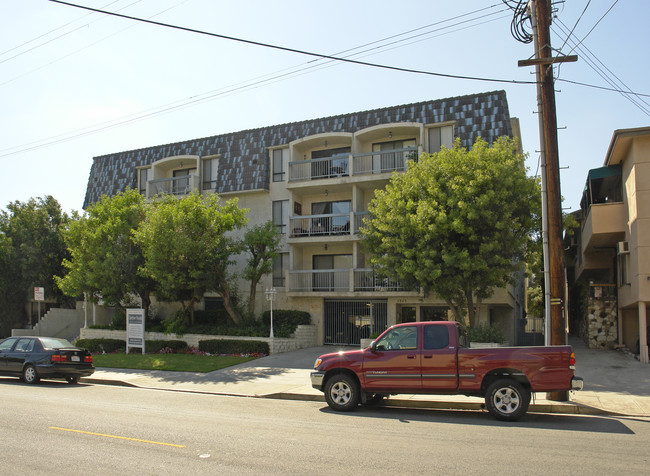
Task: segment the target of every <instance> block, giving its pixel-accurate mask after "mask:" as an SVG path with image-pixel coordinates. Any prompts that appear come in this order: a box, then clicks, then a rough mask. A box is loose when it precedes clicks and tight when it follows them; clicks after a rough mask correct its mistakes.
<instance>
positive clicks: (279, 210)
mask: <svg viewBox="0 0 650 476" xmlns="http://www.w3.org/2000/svg"><path fill="white" fill-rule="evenodd" d="M288 217H289V200H276V201H274V202H273V224H274V225H275V228H276V229H277V231H278V233H286V232H287V218H288Z"/></svg>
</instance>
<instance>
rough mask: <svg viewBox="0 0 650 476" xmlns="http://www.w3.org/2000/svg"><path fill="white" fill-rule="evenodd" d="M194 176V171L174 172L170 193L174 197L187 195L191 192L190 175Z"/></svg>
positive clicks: (181, 170) (180, 170) (182, 170)
mask: <svg viewBox="0 0 650 476" xmlns="http://www.w3.org/2000/svg"><path fill="white" fill-rule="evenodd" d="M193 174H196V169H179V170H174V171H173V172H172V175H173V176H174V179H175V180H174V182H173V183H172V193H173V194H174V195H187V194H189V193H191V192H192V189H191V184H192V182H191V181H190V175H193Z"/></svg>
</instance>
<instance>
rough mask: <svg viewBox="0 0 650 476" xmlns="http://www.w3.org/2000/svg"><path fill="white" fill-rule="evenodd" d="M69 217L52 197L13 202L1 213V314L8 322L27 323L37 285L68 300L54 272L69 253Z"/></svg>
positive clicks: (53, 296) (59, 299)
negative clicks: (66, 236) (65, 235)
mask: <svg viewBox="0 0 650 476" xmlns="http://www.w3.org/2000/svg"><path fill="white" fill-rule="evenodd" d="M68 220H69V217H68V215H67V214H65V213H63V212H62V210H61V206H60V205H59V203H58V202H57V201H56V200H55V199H54V198H53V197H52V196H49V195H48V196H46V197H45V198H31V199H30V200H29V201H28V202H18V201H16V202H12V203H10V204H9V205H8V206H7V210H6V211H5V210H3V211H2V212H1V213H0V237H1V238H0V264H1V265H2V268H1V270H2V271H1V273H2V279H1V280H0V316H2V322H3V323H4V325H5V326H6V325H13V324H16V323H20V324H22V323H24V322H25V321H26V317H27V316H26V312H25V311H26V305H27V302H28V300H29V296H30V295H31V293H32V290H33V288H34V286H41V287H44V288H45V295H46V298H47V299H48V300H54V301H55V302H56V303H57V304H59V305H61V304H64V303H65V302H66V299H65V297H64V295H63V294H62V293H61V292H60V290H59V289H58V287H56V285H55V282H54V276H55V275H57V274H60V273H61V272H62V265H61V262H62V261H63V259H64V258H66V257H67V256H68V254H67V251H66V247H65V243H64V241H63V236H62V229H63V227H64V226H65V224H66V223H67V221H68Z"/></svg>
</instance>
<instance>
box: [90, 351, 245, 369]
mask: <svg viewBox="0 0 650 476" xmlns="http://www.w3.org/2000/svg"><path fill="white" fill-rule="evenodd" d="M254 359H255V357H238V356H230V355H228V356H219V355H193V354H145V355H142V354H124V353H118V354H97V355H93V364H94V365H95V367H108V368H113V369H138V370H172V371H176V372H212V371H213V370H219V369H223V368H225V367H230V366H232V365H237V364H241V363H243V362H248V361H249V360H254Z"/></svg>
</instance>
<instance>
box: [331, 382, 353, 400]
mask: <svg viewBox="0 0 650 476" xmlns="http://www.w3.org/2000/svg"><path fill="white" fill-rule="evenodd" d="M330 396H331V397H332V401H333V402H335V403H337V404H338V405H345V404H346V403H348V402H349V401H350V399H351V398H352V389H351V388H350V386H349V385H347V384H346V383H345V382H336V383H335V384H334V385H332V388H331V389H330Z"/></svg>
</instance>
